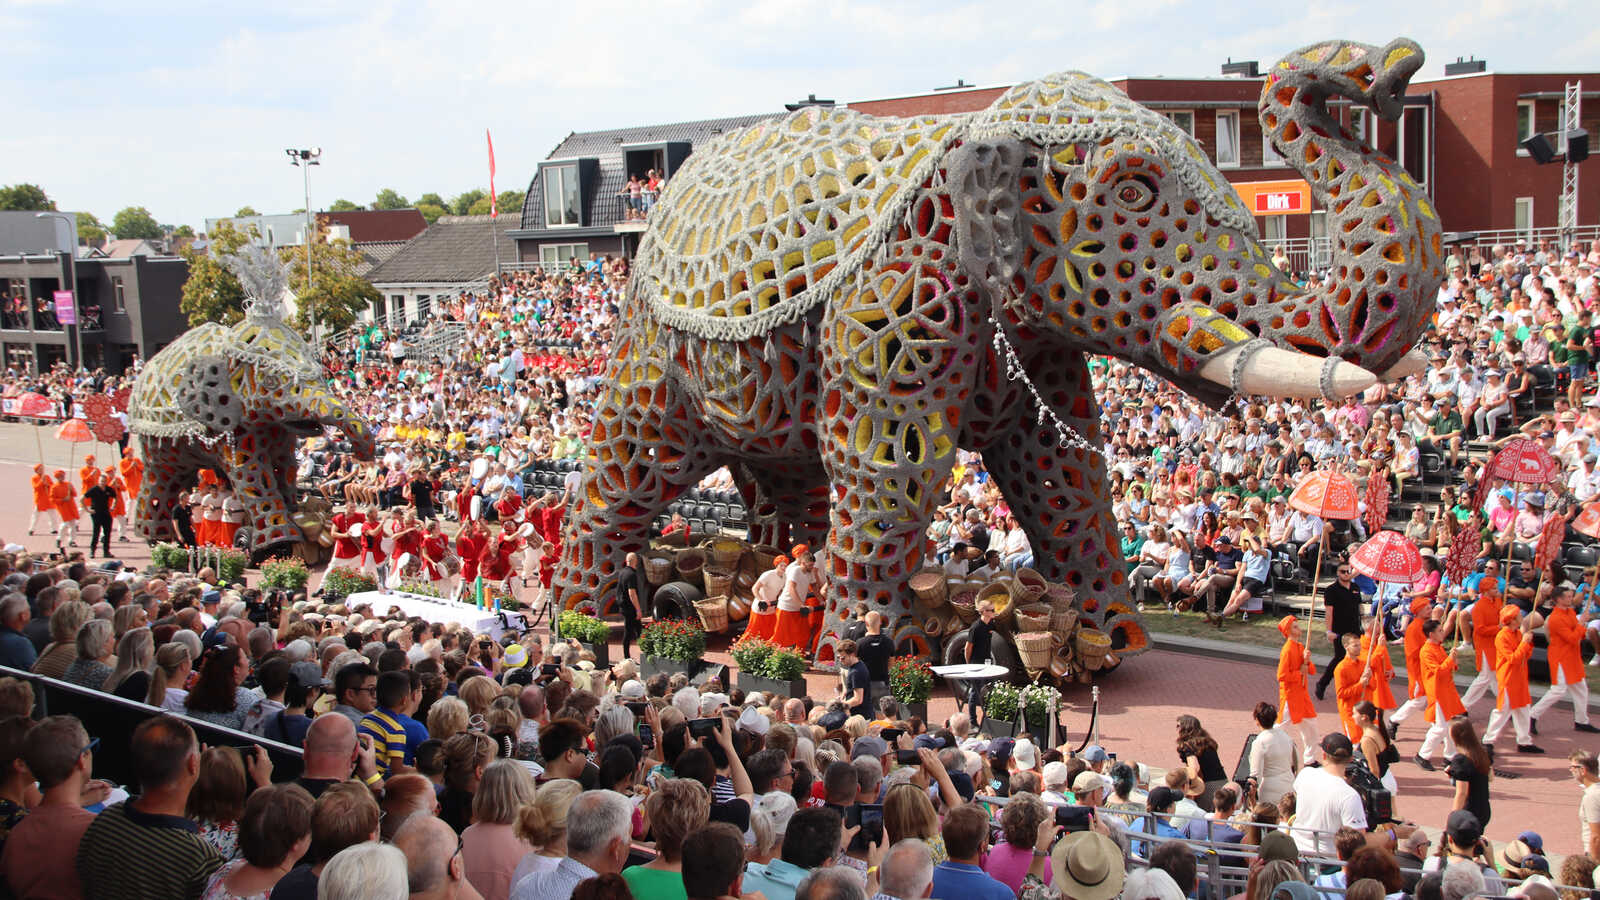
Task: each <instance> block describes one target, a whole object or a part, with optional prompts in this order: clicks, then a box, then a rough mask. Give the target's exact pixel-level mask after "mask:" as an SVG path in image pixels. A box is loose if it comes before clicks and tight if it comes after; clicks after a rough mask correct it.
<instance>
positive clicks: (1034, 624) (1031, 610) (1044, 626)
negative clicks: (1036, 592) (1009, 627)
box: [1017, 606, 1050, 634]
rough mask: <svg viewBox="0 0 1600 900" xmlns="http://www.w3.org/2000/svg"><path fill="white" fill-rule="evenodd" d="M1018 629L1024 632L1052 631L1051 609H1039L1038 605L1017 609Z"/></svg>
mask: <svg viewBox="0 0 1600 900" xmlns="http://www.w3.org/2000/svg"><path fill="white" fill-rule="evenodd" d="M1017 631H1019V632H1021V633H1022V634H1032V633H1034V632H1043V633H1046V634H1048V633H1049V632H1050V610H1048V609H1046V610H1044V611H1043V612H1041V611H1039V609H1038V607H1034V606H1030V607H1027V608H1026V609H1019V610H1017Z"/></svg>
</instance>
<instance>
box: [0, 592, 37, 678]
mask: <svg viewBox="0 0 1600 900" xmlns="http://www.w3.org/2000/svg"><path fill="white" fill-rule="evenodd" d="M29 618H31V616H30V614H29V612H28V598H27V597H25V596H23V595H22V594H17V593H11V594H6V595H5V597H3V598H0V666H10V667H11V668H13V669H21V670H23V671H28V670H30V669H32V668H33V664H34V663H36V662H38V661H39V651H38V650H37V649H36V648H35V647H34V646H33V641H30V640H28V638H27V636H25V635H24V634H23V633H22V629H23V628H24V627H26V626H27V624H28V619H29Z"/></svg>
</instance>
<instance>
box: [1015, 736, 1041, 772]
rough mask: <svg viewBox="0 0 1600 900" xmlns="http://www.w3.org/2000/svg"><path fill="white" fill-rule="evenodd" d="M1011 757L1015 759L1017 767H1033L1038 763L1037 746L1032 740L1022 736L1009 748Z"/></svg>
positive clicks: (1024, 768)
mask: <svg viewBox="0 0 1600 900" xmlns="http://www.w3.org/2000/svg"><path fill="white" fill-rule="evenodd" d="M1011 758H1012V759H1014V760H1016V761H1017V768H1018V769H1023V770H1026V769H1033V768H1036V767H1037V766H1038V765H1039V748H1038V747H1035V746H1034V744H1033V741H1031V740H1029V739H1027V738H1022V739H1020V740H1018V741H1017V744H1016V746H1015V747H1012V748H1011Z"/></svg>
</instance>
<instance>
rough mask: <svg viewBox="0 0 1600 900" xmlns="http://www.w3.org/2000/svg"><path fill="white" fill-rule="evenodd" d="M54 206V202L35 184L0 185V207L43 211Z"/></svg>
mask: <svg viewBox="0 0 1600 900" xmlns="http://www.w3.org/2000/svg"><path fill="white" fill-rule="evenodd" d="M55 208H56V202H55V201H54V200H51V199H50V197H49V196H48V195H46V194H45V192H44V188H42V187H39V186H38V185H37V184H8V185H6V186H4V187H0V209H14V210H26V211H34V212H44V211H47V210H53V209H55Z"/></svg>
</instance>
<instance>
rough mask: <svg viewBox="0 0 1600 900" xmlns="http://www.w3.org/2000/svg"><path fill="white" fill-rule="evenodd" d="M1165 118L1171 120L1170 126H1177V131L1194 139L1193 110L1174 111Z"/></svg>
mask: <svg viewBox="0 0 1600 900" xmlns="http://www.w3.org/2000/svg"><path fill="white" fill-rule="evenodd" d="M1167 118H1169V119H1171V120H1172V124H1174V125H1176V126H1178V130H1179V131H1181V132H1183V133H1184V134H1187V135H1188V136H1190V137H1194V110H1192V109H1174V110H1172V111H1171V112H1168V113H1167Z"/></svg>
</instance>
